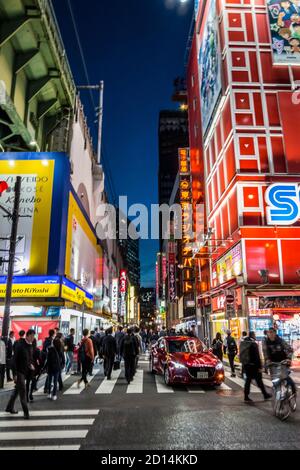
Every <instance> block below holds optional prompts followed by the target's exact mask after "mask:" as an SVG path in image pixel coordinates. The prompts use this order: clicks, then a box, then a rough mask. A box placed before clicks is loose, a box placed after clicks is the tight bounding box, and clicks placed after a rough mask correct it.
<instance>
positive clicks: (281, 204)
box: [265, 183, 300, 225]
mask: <svg viewBox="0 0 300 470" xmlns="http://www.w3.org/2000/svg"><path fill="white" fill-rule="evenodd" d="M299 191H300V187H299V184H298V183H275V184H272V185H271V186H269V187H268V188H267V191H266V194H265V200H266V203H267V209H266V211H267V224H268V225H293V224H294V223H295V222H296V221H297V220H298V219H299V218H300V194H299Z"/></svg>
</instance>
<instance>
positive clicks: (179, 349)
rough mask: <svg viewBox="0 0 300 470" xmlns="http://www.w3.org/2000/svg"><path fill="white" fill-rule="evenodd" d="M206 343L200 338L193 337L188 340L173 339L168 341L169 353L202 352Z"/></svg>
mask: <svg viewBox="0 0 300 470" xmlns="http://www.w3.org/2000/svg"><path fill="white" fill-rule="evenodd" d="M204 349H205V347H204V345H203V344H202V343H201V341H199V340H198V339H195V338H191V339H187V340H171V341H168V351H169V353H192V354H196V353H202V352H204Z"/></svg>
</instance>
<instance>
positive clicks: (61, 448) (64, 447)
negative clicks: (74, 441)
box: [0, 445, 80, 451]
mask: <svg viewBox="0 0 300 470" xmlns="http://www.w3.org/2000/svg"><path fill="white" fill-rule="evenodd" d="M79 449H80V445H77V446H34V447H11V446H8V447H0V451H3V450H4V451H5V450H79Z"/></svg>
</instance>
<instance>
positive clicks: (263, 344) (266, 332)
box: [261, 330, 269, 374]
mask: <svg viewBox="0 0 300 470" xmlns="http://www.w3.org/2000/svg"><path fill="white" fill-rule="evenodd" d="M267 340H268V330H264V337H263V339H262V345H261V346H262V351H265V350H266V343H267ZM264 371H265V374H268V373H269V370H268V367H267V365H266V361H265V360H264Z"/></svg>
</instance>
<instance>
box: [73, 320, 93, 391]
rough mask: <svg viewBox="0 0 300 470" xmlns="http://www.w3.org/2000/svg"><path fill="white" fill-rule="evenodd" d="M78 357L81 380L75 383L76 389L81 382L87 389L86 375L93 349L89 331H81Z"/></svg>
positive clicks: (91, 360)
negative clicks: (81, 336)
mask: <svg viewBox="0 0 300 470" xmlns="http://www.w3.org/2000/svg"><path fill="white" fill-rule="evenodd" d="M78 356H79V358H80V362H81V378H80V379H79V380H78V382H77V386H78V388H79V387H80V384H81V382H82V381H83V382H84V385H85V388H87V387H89V385H90V384H89V382H88V380H87V374H88V372H89V370H90V368H91V363H92V362H93V361H94V347H93V343H92V340H91V339H90V338H89V330H88V329H85V330H83V338H82V340H81V343H80V346H79V351H78Z"/></svg>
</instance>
